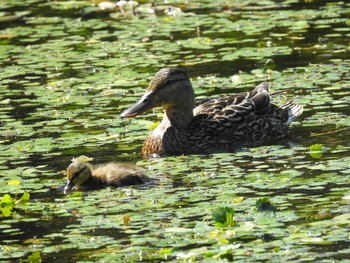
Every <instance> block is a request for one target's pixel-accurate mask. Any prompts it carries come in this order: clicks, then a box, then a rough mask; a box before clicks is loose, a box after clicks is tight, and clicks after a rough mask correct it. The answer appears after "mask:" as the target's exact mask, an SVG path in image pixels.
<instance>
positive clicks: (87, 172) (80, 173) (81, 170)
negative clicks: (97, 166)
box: [63, 161, 91, 194]
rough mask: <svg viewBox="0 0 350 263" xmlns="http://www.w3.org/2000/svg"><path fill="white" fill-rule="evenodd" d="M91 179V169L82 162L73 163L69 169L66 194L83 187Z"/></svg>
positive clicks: (65, 188)
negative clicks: (79, 186) (76, 187)
mask: <svg viewBox="0 0 350 263" xmlns="http://www.w3.org/2000/svg"><path fill="white" fill-rule="evenodd" d="M90 177H91V167H90V166H89V165H88V164H86V163H82V162H78V161H73V162H72V163H71V164H70V165H69V166H68V168H67V179H68V181H67V184H66V186H65V187H64V189H63V192H64V193H65V194H66V193H67V192H68V191H69V190H70V189H72V188H73V187H74V186H76V185H82V184H83V183H85V182H86V181H87V180H88V179H89V178H90Z"/></svg>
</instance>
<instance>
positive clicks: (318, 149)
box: [310, 144, 323, 159]
mask: <svg viewBox="0 0 350 263" xmlns="http://www.w3.org/2000/svg"><path fill="white" fill-rule="evenodd" d="M322 150H323V146H322V144H313V145H311V146H310V156H311V157H313V158H315V159H320V158H321V157H322V154H323V151H322Z"/></svg>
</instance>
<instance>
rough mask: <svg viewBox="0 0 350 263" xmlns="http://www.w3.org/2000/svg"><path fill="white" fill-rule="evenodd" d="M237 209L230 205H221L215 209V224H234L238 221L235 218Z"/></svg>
mask: <svg viewBox="0 0 350 263" xmlns="http://www.w3.org/2000/svg"><path fill="white" fill-rule="evenodd" d="M234 213H235V211H234V210H233V208H230V207H220V208H218V209H216V210H214V211H213V217H214V220H215V225H217V226H234V225H235V224H236V222H235V221H234V219H233V216H234Z"/></svg>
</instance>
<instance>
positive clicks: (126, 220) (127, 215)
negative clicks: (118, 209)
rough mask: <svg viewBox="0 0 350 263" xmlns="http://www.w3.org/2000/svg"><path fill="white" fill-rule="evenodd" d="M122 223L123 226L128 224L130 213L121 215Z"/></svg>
mask: <svg viewBox="0 0 350 263" xmlns="http://www.w3.org/2000/svg"><path fill="white" fill-rule="evenodd" d="M123 223H124V226H128V225H130V215H129V214H126V215H124V216H123Z"/></svg>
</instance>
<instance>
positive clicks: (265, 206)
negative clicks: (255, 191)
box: [255, 197, 277, 212]
mask: <svg viewBox="0 0 350 263" xmlns="http://www.w3.org/2000/svg"><path fill="white" fill-rule="evenodd" d="M255 207H256V209H257V210H258V212H276V211H277V208H276V207H275V206H274V205H272V204H271V202H270V199H269V198H268V197H263V198H260V199H259V200H257V201H256V203H255Z"/></svg>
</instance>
